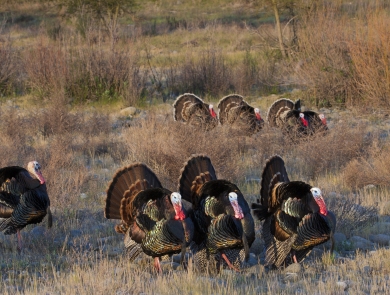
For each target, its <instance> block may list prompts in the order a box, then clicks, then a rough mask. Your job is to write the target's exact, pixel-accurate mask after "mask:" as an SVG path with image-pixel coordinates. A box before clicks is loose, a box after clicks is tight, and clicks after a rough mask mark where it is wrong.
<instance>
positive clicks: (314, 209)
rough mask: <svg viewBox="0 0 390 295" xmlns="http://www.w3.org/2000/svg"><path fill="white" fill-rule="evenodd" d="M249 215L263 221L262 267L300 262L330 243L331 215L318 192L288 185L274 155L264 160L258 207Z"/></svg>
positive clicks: (333, 222) (333, 221) (298, 183)
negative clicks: (315, 250)
mask: <svg viewBox="0 0 390 295" xmlns="http://www.w3.org/2000/svg"><path fill="white" fill-rule="evenodd" d="M252 209H253V214H254V215H255V216H256V217H257V218H258V219H259V220H264V225H263V238H264V241H265V247H266V265H269V266H275V267H280V266H281V265H283V264H287V263H288V261H289V260H290V257H288V255H289V254H291V260H292V261H293V262H300V261H302V260H303V259H304V258H305V257H306V256H307V255H308V254H309V253H310V251H311V250H312V248H313V247H314V246H316V245H319V244H321V243H324V242H326V241H328V240H329V239H332V249H331V251H333V233H334V230H335V227H336V218H335V215H334V214H333V213H332V212H331V211H328V210H327V208H326V205H325V202H324V199H323V197H322V194H321V190H320V189H319V188H315V187H311V186H310V185H309V184H307V183H304V182H302V181H289V179H288V175H287V171H286V168H285V165H284V161H283V159H282V158H281V157H279V156H277V155H275V156H273V157H271V158H270V159H268V160H267V162H266V164H265V167H264V170H263V173H262V180H261V189H260V203H253V204H252Z"/></svg>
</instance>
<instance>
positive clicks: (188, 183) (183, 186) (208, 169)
mask: <svg viewBox="0 0 390 295" xmlns="http://www.w3.org/2000/svg"><path fill="white" fill-rule="evenodd" d="M216 179H217V176H216V173H215V170H214V167H213V165H212V164H211V160H210V158H209V157H207V156H205V155H192V156H191V157H190V158H189V159H188V161H187V162H186V163H185V164H184V167H183V168H182V169H181V176H180V179H179V187H178V190H179V192H180V194H181V196H182V198H183V199H185V200H187V201H189V202H191V203H193V204H195V203H196V201H197V200H192V195H193V192H194V191H196V190H197V188H199V187H201V186H202V185H203V184H204V183H205V182H207V181H210V180H216Z"/></svg>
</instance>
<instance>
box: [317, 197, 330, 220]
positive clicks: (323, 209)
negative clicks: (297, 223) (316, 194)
mask: <svg viewBox="0 0 390 295" xmlns="http://www.w3.org/2000/svg"><path fill="white" fill-rule="evenodd" d="M315 201H316V203H317V205H318V207H320V213H321V214H322V215H325V216H326V215H328V209H327V208H326V205H325V202H324V199H323V198H315Z"/></svg>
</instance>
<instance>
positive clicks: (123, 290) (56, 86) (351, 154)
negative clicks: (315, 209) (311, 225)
mask: <svg viewBox="0 0 390 295" xmlns="http://www.w3.org/2000/svg"><path fill="white" fill-rule="evenodd" d="M181 2H183V3H181ZM185 2H186V1H168V0H166V1H145V4H143V5H141V6H140V7H138V8H137V9H136V12H135V14H134V15H132V17H130V16H128V15H126V14H124V15H120V17H119V18H118V20H117V23H112V26H111V30H110V29H107V28H104V27H102V26H100V25H98V24H99V23H97V22H96V20H93V19H90V21H91V22H90V23H86V24H85V26H84V27H83V28H80V27H78V25H77V24H78V22H77V21H78V16H72V17H69V18H64V17H62V16H61V14H62V11H60V10H59V9H58V7H57V6H56V5H55V4H54V3H53V2H45V1H42V2H38V1H36V2H35V1H14V2H13V3H12V4H10V3H2V4H1V5H0V7H1V8H2V10H0V16H1V17H3V21H1V17H0V138H1V141H0V167H4V166H8V165H20V166H25V165H26V164H27V162H28V161H30V160H32V159H35V160H37V161H39V162H40V164H41V165H42V169H43V174H44V176H45V177H46V179H47V187H48V192H49V196H50V199H51V207H52V211H53V215H54V226H53V228H52V229H50V230H49V229H45V228H44V226H45V222H43V223H42V224H41V225H39V226H28V227H27V228H26V229H24V230H23V231H22V233H23V238H24V243H25V249H24V250H23V251H22V253H20V254H19V253H18V252H17V251H16V244H17V243H16V237H14V236H4V235H3V234H0V255H1V257H2V259H0V270H1V272H0V293H1V294H118V295H120V294H172V295H174V294H387V293H389V291H388V289H389V285H390V279H389V273H390V250H389V241H390V236H389V235H390V191H389V183H390V168H389V167H390V156H389V151H390V141H389V132H390V117H389V114H390V109H389V105H390V58H389V57H390V35H389V34H388V28H389V27H390V7H389V4H388V3H387V1H384V0H383V1H373V0H357V1H349V2H345V3H344V2H343V1H333V2H332V1H331V2H332V3H328V2H327V1H324V2H322V1H318V2H319V4H318V5H314V6H313V7H312V9H309V8H308V7H306V8H305V7H304V6H303V5H298V6H297V8H296V11H295V13H297V15H298V17H297V19H299V22H298V24H297V26H298V35H297V36H298V40H297V41H296V42H295V43H294V42H293V33H292V25H291V22H288V20H289V14H288V10H282V16H283V19H282V20H283V22H282V24H283V26H284V38H285V40H284V42H285V43H286V45H287V48H288V55H289V57H288V58H286V59H283V58H282V57H281V54H280V50H279V49H278V48H277V45H278V43H277V40H276V33H275V31H274V21H273V18H272V17H273V15H272V10H271V12H270V10H269V9H268V8H267V7H263V6H262V5H260V4H258V3H257V4H256V3H255V2H254V1H237V2H236V3H233V4H232V3H231V2H229V1H225V0H213V1H206V2H207V4H206V2H205V1H191V4H188V3H185ZM168 16H171V18H169V17H168ZM184 92H194V93H196V94H197V95H199V96H201V97H202V98H204V99H205V100H206V101H211V102H213V103H214V104H215V105H216V104H217V101H218V100H219V99H220V98H221V97H223V96H225V95H227V94H229V93H232V92H236V93H240V94H242V95H245V97H246V99H247V100H248V101H249V102H250V103H251V104H252V105H253V106H256V107H259V108H260V110H261V115H262V116H263V118H265V117H266V112H267V108H268V107H269V106H270V105H271V103H272V102H273V101H274V100H276V99H277V98H279V97H290V98H291V99H296V98H301V99H302V100H303V103H304V106H305V107H306V108H308V109H313V110H316V111H321V112H324V113H325V115H326V117H327V120H328V124H329V129H330V132H329V134H327V135H326V136H321V135H319V136H315V137H314V138H313V139H312V140H310V141H300V142H298V143H297V144H291V142H290V141H289V140H288V139H286V138H284V137H283V135H282V133H281V132H280V131H279V130H276V129H272V128H269V127H268V126H265V128H264V129H263V130H262V131H261V132H259V133H258V134H255V135H253V136H251V137H242V136H238V135H236V134H233V133H232V132H231V130H229V128H227V127H225V126H223V127H222V126H218V127H217V128H215V129H214V130H211V131H209V132H201V131H200V130H197V129H195V128H192V127H191V126H187V125H185V124H180V123H178V122H174V120H173V116H172V103H173V101H174V99H175V98H176V96H178V95H179V94H182V93H184ZM127 106H134V107H136V108H137V111H136V113H135V114H132V115H130V114H123V113H121V112H120V110H121V109H123V108H124V107H127ZM194 153H202V154H207V155H208V156H210V158H211V160H212V162H213V164H214V166H215V169H216V172H217V175H218V177H220V178H225V179H228V180H230V181H232V182H234V183H236V184H237V185H238V186H239V188H240V189H241V190H242V191H243V193H244V195H245V197H246V199H247V200H248V202H252V201H255V200H256V198H257V197H258V194H259V190H260V187H259V179H260V177H261V175H260V174H261V171H262V168H263V165H264V163H265V161H266V159H267V158H268V157H270V156H271V155H273V154H279V155H281V156H282V157H283V158H284V160H285V162H286V166H287V170H288V173H289V176H290V179H292V180H303V181H306V182H308V183H310V184H312V185H315V186H318V187H320V188H321V189H322V191H323V192H324V196H325V201H326V202H327V204H328V206H329V209H330V210H333V211H334V212H335V213H336V216H337V218H338V226H337V229H336V232H338V233H341V234H344V235H345V239H342V240H339V241H338V243H337V244H336V253H335V257H330V256H329V254H328V251H327V250H326V249H328V248H329V245H328V244H326V245H325V246H320V247H317V248H316V249H315V251H313V253H312V254H311V255H310V256H309V257H308V258H307V259H306V260H305V261H304V262H303V263H302V269H300V270H298V271H293V270H287V271H286V270H278V271H267V270H266V269H265V268H264V266H263V265H262V259H263V255H264V254H263V253H262V251H261V248H260V247H261V244H262V240H261V235H260V228H261V225H260V224H256V227H257V229H258V236H257V241H256V243H255V246H253V247H252V249H251V252H253V253H254V255H255V257H256V259H258V264H257V265H255V266H252V267H250V268H248V269H246V270H243V272H242V273H239V274H236V273H233V272H231V271H229V270H224V271H222V272H221V273H220V274H218V275H208V274H202V273H197V272H196V271H195V270H194V269H193V268H192V266H191V261H190V262H189V267H188V269H187V270H183V268H182V267H181V266H177V265H175V264H174V263H168V262H165V264H163V270H164V274H162V275H157V274H156V273H155V272H153V270H151V267H150V266H151V265H152V260H151V259H150V258H147V257H143V258H142V259H140V260H138V261H137V262H136V263H130V262H128V261H127V260H126V255H125V254H124V253H123V241H122V236H121V235H119V234H117V233H116V232H115V231H114V225H115V222H112V221H108V220H106V219H105V218H104V216H103V207H104V200H105V189H106V187H107V184H108V182H109V181H110V179H111V177H112V176H113V174H114V172H115V171H116V170H117V169H118V168H120V167H122V166H124V165H128V164H129V163H132V162H144V163H146V164H147V165H149V167H151V168H152V169H153V170H154V171H155V172H156V174H157V176H158V177H159V178H160V180H161V182H162V184H163V185H164V186H165V187H166V188H168V189H170V190H176V188H177V184H178V178H179V172H180V169H181V167H182V165H183V163H184V162H185V161H186V159H187V158H188V157H189V156H190V155H191V154H194ZM380 235H382V236H380ZM379 237H381V238H382V240H381V241H378V238H379ZM363 239H364V240H363ZM373 241H374V242H373ZM324 248H325V250H324Z"/></svg>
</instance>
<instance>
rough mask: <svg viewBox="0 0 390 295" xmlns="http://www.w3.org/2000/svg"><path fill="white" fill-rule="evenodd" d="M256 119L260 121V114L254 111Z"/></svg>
mask: <svg viewBox="0 0 390 295" xmlns="http://www.w3.org/2000/svg"><path fill="white" fill-rule="evenodd" d="M256 119H257V120H258V121H260V120H261V116H260V114H258V113H256Z"/></svg>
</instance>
